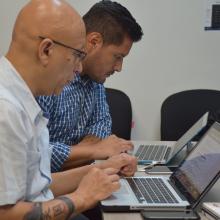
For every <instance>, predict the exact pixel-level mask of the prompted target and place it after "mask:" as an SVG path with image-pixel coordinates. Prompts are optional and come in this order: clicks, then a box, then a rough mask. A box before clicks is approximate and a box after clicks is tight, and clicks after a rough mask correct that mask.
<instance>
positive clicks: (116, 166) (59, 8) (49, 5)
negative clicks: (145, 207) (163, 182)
mask: <svg viewBox="0 0 220 220" xmlns="http://www.w3.org/2000/svg"><path fill="white" fill-rule="evenodd" d="M84 46H85V26H84V23H83V20H82V19H81V17H80V16H79V14H78V13H77V12H76V11H75V10H74V9H73V8H72V7H71V6H70V5H69V4H67V3H66V2H65V1H63V0H56V1H55V0H32V1H30V2H29V3H28V4H27V5H26V6H25V7H24V8H23V9H22V10H21V12H20V13H19V15H18V17H17V19H16V23H15V26H14V30H13V35H12V42H11V45H10V48H9V51H8V52H7V54H6V56H5V57H1V58H0V106H1V108H0V115H1V117H0V136H1V138H0V177H1V178H0V216H1V217H0V218H1V220H8V219H16V220H40V219H51V220H55V219H57V220H58V219H69V218H70V217H71V218H72V217H74V216H76V215H77V214H79V213H80V212H82V211H84V210H86V209H89V208H90V207H92V206H94V205H95V204H96V203H97V202H98V201H99V200H102V199H104V198H106V197H108V196H109V195H110V194H111V193H112V192H113V191H115V190H117V189H118V188H119V182H118V180H119V176H118V175H117V173H118V172H119V171H120V169H121V168H122V167H123V168H122V169H121V171H122V172H123V171H124V172H125V173H126V172H127V174H128V173H129V172H128V170H130V173H132V172H134V171H135V161H134V160H133V159H132V158H128V157H127V155H126V154H124V155H120V157H118V158H117V157H113V158H110V159H109V160H106V161H105V162H103V163H101V164H96V165H88V166H84V167H81V168H76V169H72V170H68V171H65V172H59V173H55V174H52V175H51V172H50V160H51V152H50V148H49V134H48V130H47V122H48V119H47V115H46V114H44V113H43V112H42V110H41V108H40V106H39V105H38V104H37V102H36V100H35V97H36V96H39V95H51V94H55V95H59V94H60V92H61V90H62V89H63V87H64V86H65V85H66V84H67V83H69V82H70V81H72V80H73V78H74V74H75V72H76V71H82V64H81V62H82V60H83V59H84V58H85V55H86V54H85V52H84ZM128 164H129V165H128ZM124 166H125V168H127V171H126V170H123V169H125V168H124ZM106 167H113V168H106ZM75 218H76V219H85V217H83V216H81V217H74V219H75Z"/></svg>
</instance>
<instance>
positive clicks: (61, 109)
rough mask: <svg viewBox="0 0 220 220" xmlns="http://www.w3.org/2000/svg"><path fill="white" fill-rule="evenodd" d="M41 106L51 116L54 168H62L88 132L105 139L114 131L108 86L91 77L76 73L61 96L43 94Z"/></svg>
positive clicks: (40, 99)
mask: <svg viewBox="0 0 220 220" xmlns="http://www.w3.org/2000/svg"><path fill="white" fill-rule="evenodd" d="M37 101H38V103H39V105H40V106H41V107H42V109H43V111H44V112H45V114H47V115H48V118H49V123H48V129H49V133H50V146H51V147H52V149H53V151H52V159H51V171H52V172H57V171H60V170H61V167H62V165H63V163H64V162H65V161H66V159H67V158H68V155H69V153H70V146H72V145H74V144H77V143H78V142H80V141H81V140H82V139H83V137H85V136H87V135H94V136H97V137H99V138H105V137H107V136H109V135H110V134H111V124H112V122H111V117H110V114H109V107H108V104H107V102H106V96H105V88H104V86H103V85H102V84H98V83H96V82H93V81H92V80H90V79H89V78H88V77H81V76H80V75H79V74H76V78H75V80H74V81H73V82H72V83H70V84H69V85H67V86H66V87H65V88H64V90H63V91H62V93H61V94H60V95H59V96H41V97H38V98H37Z"/></svg>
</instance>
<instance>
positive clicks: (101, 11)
mask: <svg viewBox="0 0 220 220" xmlns="http://www.w3.org/2000/svg"><path fill="white" fill-rule="evenodd" d="M83 20H84V22H85V25H86V32H87V34H89V33H91V32H98V33H100V34H101V35H102V37H103V41H104V44H115V45H120V44H121V43H122V42H123V40H124V37H125V36H128V37H129V38H130V39H131V40H132V41H133V42H137V41H139V40H141V37H142V35H143V31H142V29H141V26H140V25H139V24H138V23H137V22H136V20H135V18H134V17H133V16H132V15H131V13H130V12H129V11H128V10H127V9H126V8H125V7H124V6H122V5H121V4H119V3H117V2H112V1H110V0H105V1H100V2H98V3H96V4H95V5H93V6H92V8H91V9H90V10H89V11H88V12H87V13H86V14H85V15H84V16H83Z"/></svg>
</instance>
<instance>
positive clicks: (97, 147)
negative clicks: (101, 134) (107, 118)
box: [90, 135, 133, 159]
mask: <svg viewBox="0 0 220 220" xmlns="http://www.w3.org/2000/svg"><path fill="white" fill-rule="evenodd" d="M90 147H91V149H92V150H93V154H94V155H93V157H94V158H95V159H106V158H108V157H111V156H114V155H117V154H120V153H123V152H127V151H130V150H132V149H133V144H132V142H131V141H127V140H125V139H122V138H118V137H117V136H115V135H111V136H109V137H107V138H105V139H103V140H100V141H99V142H97V143H95V144H93V145H91V146H90Z"/></svg>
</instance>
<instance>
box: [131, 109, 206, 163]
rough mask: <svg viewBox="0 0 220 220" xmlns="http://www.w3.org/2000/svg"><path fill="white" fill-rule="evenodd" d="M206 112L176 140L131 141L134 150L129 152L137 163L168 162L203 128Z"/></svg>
mask: <svg viewBox="0 0 220 220" xmlns="http://www.w3.org/2000/svg"><path fill="white" fill-rule="evenodd" d="M208 114H209V113H208V112H206V113H205V114H204V115H203V116H202V117H201V118H200V119H199V120H198V121H197V122H196V123H195V124H194V125H193V126H192V127H191V128H190V129H189V130H188V131H187V132H186V133H185V134H184V135H183V136H182V137H180V139H179V140H178V141H177V142H166V141H158V142H146V141H142V142H141V141H133V144H134V150H133V151H131V152H130V153H131V154H132V155H134V156H136V157H137V160H138V164H151V163H155V164H168V163H169V162H170V161H171V160H172V159H173V158H174V157H175V156H176V155H177V154H178V153H179V152H180V151H181V150H182V149H183V148H184V146H186V145H187V144H188V143H190V141H191V140H192V139H193V138H194V137H195V136H196V135H198V134H199V133H200V132H201V131H202V130H203V129H204V128H205V126H206V125H207V122H208ZM155 143H156V144H155Z"/></svg>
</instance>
